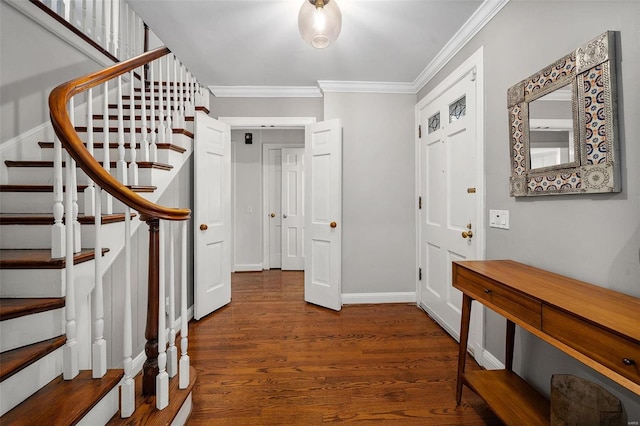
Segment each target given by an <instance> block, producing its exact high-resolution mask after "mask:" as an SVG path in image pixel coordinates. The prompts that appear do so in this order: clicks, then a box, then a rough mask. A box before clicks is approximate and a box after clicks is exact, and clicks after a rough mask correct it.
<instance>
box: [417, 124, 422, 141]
mask: <svg viewBox="0 0 640 426" xmlns="http://www.w3.org/2000/svg"><path fill="white" fill-rule="evenodd" d="M421 137H422V124H418V139H419V138H421Z"/></svg>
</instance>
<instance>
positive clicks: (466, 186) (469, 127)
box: [419, 74, 480, 339]
mask: <svg viewBox="0 0 640 426" xmlns="http://www.w3.org/2000/svg"><path fill="white" fill-rule="evenodd" d="M475 85H476V82H475V78H474V76H473V75H472V74H469V75H466V76H465V77H463V78H462V79H461V80H460V81H459V82H457V83H455V84H453V85H452V86H451V87H450V88H448V89H447V90H446V91H444V92H443V93H442V94H441V95H440V96H439V97H437V98H436V99H435V100H433V101H432V102H430V103H429V104H428V105H426V106H425V107H424V108H423V109H422V110H420V113H419V114H420V124H421V128H422V136H421V139H420V194H421V197H422V209H421V210H420V216H419V217H420V230H419V232H420V267H421V269H422V281H421V284H420V285H421V288H420V291H419V294H420V295H419V298H420V304H421V306H422V307H423V308H424V309H425V310H426V311H427V312H428V313H429V314H430V315H431V316H432V317H433V318H434V319H436V321H438V323H440V324H441V325H442V326H443V327H444V328H445V329H446V330H447V331H448V332H449V333H450V334H451V335H453V336H454V337H455V338H456V339H458V338H459V335H460V314H461V302H462V294H461V293H460V292H459V291H458V290H457V289H455V288H453V287H452V285H451V262H453V261H456V260H465V259H476V258H477V256H478V253H480V252H479V247H478V244H477V240H478V233H479V232H480V231H479V229H480V227H479V225H480V224H478V223H476V218H477V216H478V215H477V209H478V202H479V198H478V197H479V194H478V193H477V191H476V187H477V186H478V185H477V183H478V177H479V173H480V172H479V171H478V170H477V161H476V143H477V141H476V140H477V134H476V126H477V122H476V98H475V96H476V90H475Z"/></svg>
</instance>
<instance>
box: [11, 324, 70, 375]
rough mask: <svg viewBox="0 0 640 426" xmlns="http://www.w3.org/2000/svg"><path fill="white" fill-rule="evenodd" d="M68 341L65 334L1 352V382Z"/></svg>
mask: <svg viewBox="0 0 640 426" xmlns="http://www.w3.org/2000/svg"><path fill="white" fill-rule="evenodd" d="M66 341H67V338H66V337H65V336H64V335H63V336H58V337H53V338H51V339H48V340H44V341H42V342H38V343H33V344H31V345H28V346H23V347H21V348H17V349H13V350H10V351H7V352H3V353H1V354H0V382H2V381H4V380H6V379H8V378H9V377H11V376H13V375H14V374H16V373H18V372H20V371H21V370H23V369H25V368H26V367H28V366H30V365H31V364H33V363H34V362H36V361H37V360H39V359H41V358H43V357H45V356H46V355H48V354H50V353H51V352H53V351H55V350H56V349H58V348H59V347H61V346H62V345H64V343H65V342H66Z"/></svg>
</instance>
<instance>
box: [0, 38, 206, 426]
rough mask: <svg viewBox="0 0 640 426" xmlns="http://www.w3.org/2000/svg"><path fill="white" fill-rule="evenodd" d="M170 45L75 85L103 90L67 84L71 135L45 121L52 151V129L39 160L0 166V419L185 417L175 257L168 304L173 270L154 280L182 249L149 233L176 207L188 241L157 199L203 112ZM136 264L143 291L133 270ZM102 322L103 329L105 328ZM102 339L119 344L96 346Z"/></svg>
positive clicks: (183, 160) (186, 375) (168, 190)
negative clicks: (144, 276)
mask: <svg viewBox="0 0 640 426" xmlns="http://www.w3.org/2000/svg"><path fill="white" fill-rule="evenodd" d="M168 53H169V51H168V50H167V49H165V48H161V49H156V50H155V51H152V52H148V53H146V54H144V55H142V56H141V57H139V58H132V59H131V60H128V61H125V62H122V63H120V64H117V65H116V66H114V67H110V68H117V69H116V70H111V71H108V72H107V70H105V71H103V72H102V73H103V77H104V76H105V75H108V78H107V77H104V79H103V80H102V81H99V82H97V83H87V85H90V84H93V86H92V87H102V93H103V95H98V96H96V97H95V98H94V97H92V94H91V92H90V91H89V92H88V94H87V95H86V98H84V104H82V107H81V108H77V109H76V108H74V105H81V104H80V102H81V101H82V99H83V97H82V96H80V95H78V93H79V90H76V89H77V87H78V86H79V84H78V83H76V84H75V85H71V86H68V87H67V90H70V91H71V92H73V91H75V93H73V95H76V96H75V98H78V100H77V101H76V103H75V104H74V103H72V104H71V105H70V107H69V116H70V122H71V124H72V126H73V127H72V128H73V130H72V133H73V134H72V135H71V136H68V135H67V134H65V131H66V130H69V129H65V123H64V120H61V121H59V122H57V123H56V122H55V120H54V129H55V130H56V133H57V135H58V137H59V138H60V140H61V145H62V147H63V148H64V149H62V150H60V146H61V145H60V144H59V142H56V141H54V140H47V141H39V142H38V148H37V149H38V150H39V152H40V156H39V158H16V159H12V160H7V161H5V164H3V165H2V167H6V170H7V174H6V175H7V176H8V182H7V183H6V184H2V185H0V235H1V238H0V282H1V284H0V351H1V353H0V415H1V417H0V425H5V424H7V425H9V424H11V425H14V424H38V425H40V424H51V425H68V424H76V423H78V424H87V425H99V424H107V423H109V424H121V423H126V424H141V423H151V424H156V423H157V424H160V423H162V424H168V423H172V424H182V423H184V422H185V421H186V419H187V418H188V415H189V413H190V407H191V391H192V388H193V385H194V383H195V378H196V374H195V371H194V369H193V368H192V367H190V366H189V360H188V356H187V354H186V347H187V326H186V324H187V318H186V317H187V309H186V308H187V306H186V303H187V302H186V297H184V296H186V268H187V265H186V262H185V261H184V259H186V255H185V257H183V258H182V264H178V265H176V270H178V271H179V270H180V268H182V277H183V281H184V282H180V283H178V285H177V287H178V288H182V292H183V293H182V294H183V297H182V298H181V299H182V300H181V302H180V306H177V305H178V303H177V301H176V300H177V299H175V298H171V299H170V300H169V302H168V304H169V306H170V308H169V310H168V311H167V312H166V313H165V294H164V293H165V287H166V286H167V284H166V283H168V285H169V287H170V288H173V287H176V286H175V285H174V284H173V277H166V278H165V273H164V271H165V270H167V266H166V264H167V263H165V262H164V260H163V259H164V255H162V250H164V249H165V247H166V246H167V244H168V245H169V246H177V250H184V253H186V247H184V245H183V246H180V243H179V242H174V241H173V240H170V241H165V242H164V243H162V245H160V243H159V241H158V238H160V241H162V239H163V238H165V239H166V238H167V237H165V234H166V235H173V231H171V232H170V233H168V232H166V230H167V229H172V228H171V227H172V226H173V225H172V222H171V220H176V219H175V218H173V217H172V216H170V213H171V214H173V213H175V212H182V214H183V216H181V218H180V219H178V220H180V221H182V222H179V224H182V227H181V228H180V229H181V230H180V231H179V232H183V233H185V234H184V235H185V236H184V240H183V241H186V232H187V229H188V228H187V226H186V223H187V222H186V221H185V220H184V218H185V217H186V218H188V210H179V209H172V208H165V207H162V206H160V205H158V204H157V203H159V202H160V200H161V197H163V199H164V198H166V197H169V199H171V198H172V197H171V194H172V192H175V191H179V188H176V181H177V180H179V179H177V177H178V176H180V174H181V171H182V174H183V175H184V174H185V172H184V170H187V172H188V171H189V168H188V167H186V168H185V167H183V166H185V165H186V164H188V162H189V157H190V155H191V153H192V152H193V142H194V135H193V122H194V118H195V116H196V115H197V114H202V113H203V112H204V113H205V114H207V113H208V96H206V95H205V94H204V93H203V89H202V88H201V86H199V85H198V84H197V83H196V82H195V80H189V79H188V78H187V79H186V80H185V79H184V78H183V74H182V65H180V68H179V70H180V72H178V71H176V70H177V69H178V68H177V67H176V64H177V63H178V62H177V59H176V58H175V57H173V56H172V55H170V56H167V54H168ZM145 55H146V56H145ZM140 58H141V59H140ZM167 58H168V59H167ZM163 59H164V60H163ZM154 61H155V62H154ZM158 62H159V63H158ZM170 65H172V66H173V72H172V74H173V75H172V76H171V79H169V78H166V79H165V80H162V79H161V77H159V78H155V77H154V69H155V70H157V71H159V72H160V71H164V69H165V66H166V70H167V73H166V74H165V77H167V76H168V74H170V73H169V70H170ZM127 67H129V68H127ZM117 73H120V74H118V75H120V76H129V78H130V81H129V82H126V81H122V80H120V79H121V77H117V79H118V83H117V84H116V83H115V81H116V80H114V78H115V75H116V74H117ZM96 74H98V73H96ZM144 74H148V75H144ZM156 75H158V74H156ZM184 75H187V74H184ZM94 77H95V76H94ZM87 78H88V77H81V78H79V79H78V80H79V81H83V82H85V83H86V82H87V81H89V80H88V79H87ZM101 78H102V77H101ZM92 81H93V80H92ZM95 81H98V80H95ZM99 85H100V86H99ZM131 85H133V87H132V86H131ZM63 86H64V85H63ZM60 87H62V86H60ZM60 87H59V88H58V89H60ZM69 87H71V89H69ZM58 89H56V91H57V90H58ZM61 90H62V89H61ZM56 91H54V93H53V94H52V97H51V99H50V105H53V104H54V102H55V99H54V98H55V93H56ZM123 92H128V93H130V94H129V95H128V96H127V95H123ZM105 94H106V95H105ZM83 95H84V93H83ZM65 104H66V102H65ZM101 106H104V107H103V108H102V110H100V107H101ZM77 110H81V111H82V114H83V115H80V116H77V114H76V113H75V112H74V111H77ZM94 110H96V111H98V113H96V114H93V111H94ZM52 111H53V112H52V117H54V116H55V115H56V111H54V109H53V108H52ZM125 111H126V112H127V114H125ZM58 112H59V111H58ZM65 114H66V112H65ZM180 114H182V116H181V115H180ZM163 117H164V118H163ZM170 117H173V118H174V120H173V123H177V125H175V124H174V125H173V126H172V121H171V119H170ZM73 122H77V123H78V125H73ZM67 127H69V126H67ZM162 131H165V134H162V133H161V132H162ZM98 137H100V138H101V140H100V141H94V139H98ZM76 138H77V140H79V141H81V144H80V146H78V145H77V144H76V145H74V139H76ZM125 140H126V143H125ZM65 150H68V152H70V155H69V156H67V155H65ZM27 151H29V150H27ZM61 154H62V156H61ZM63 156H64V157H65V158H64V161H61V160H62V158H63ZM83 156H85V157H87V156H90V157H91V158H95V160H96V161H97V162H98V163H97V164H99V166H97V167H99V168H100V169H99V170H97V169H95V168H93V169H92V167H95V165H91V164H89V165H87V164H85V163H84V161H83V158H84V157H83ZM183 169H184V170H183ZM96 170H97V171H96ZM63 171H64V173H63ZM63 175H64V176H65V178H64V179H63V178H62V176H63ZM187 176H188V175H187ZM115 177H117V178H119V179H120V181H123V180H126V181H128V182H127V183H126V184H123V183H124V182H116V181H115V179H114V178H115ZM63 181H64V184H63ZM94 182H95V183H94ZM68 183H69V184H68ZM74 188H75V189H76V190H77V191H72V189H74ZM101 188H103V189H101ZM123 194H124V195H123ZM131 194H134V195H131ZM129 197H131V200H133V201H130V200H129ZM69 202H70V203H69ZM149 206H151V207H150V208H149ZM62 212H64V217H63V215H62ZM184 212H186V216H184ZM96 214H97V216H98V220H96ZM164 219H166V220H164ZM145 222H146V223H147V224H148V225H149V232H150V233H149V237H148V244H149V252H148V253H146V252H145V250H141V249H140V247H141V246H142V247H143V244H145V243H147V237H146V236H145V233H144V226H143V225H144V223H145ZM163 222H166V223H163ZM139 228H140V229H139ZM160 233H162V235H160ZM154 244H155V246H154ZM158 247H160V249H159V248H158ZM178 253H180V251H178ZM158 256H159V259H160V260H158ZM176 257H178V258H179V257H180V256H176ZM171 261H173V259H169V260H168V261H167V262H171ZM131 262H134V269H135V265H137V264H142V265H143V266H142V267H140V268H137V271H134V273H132V272H131ZM123 264H124V267H123V266H122V265H123ZM147 264H149V276H148V280H149V282H148V290H147V283H146V282H144V283H143V284H144V285H142V284H140V280H139V276H140V271H141V270H145V271H146V269H147ZM154 268H155V271H154ZM120 271H124V273H125V276H124V281H125V285H124V289H121V288H120V287H118V288H110V287H109V286H108V285H107V284H109V282H107V281H108V280H107V281H105V283H106V284H105V285H104V288H103V278H104V277H105V276H109V275H111V280H110V284H111V285H114V284H115V283H119V282H120V278H119V277H118V278H114V275H115V274H119V273H120ZM171 271H173V269H171ZM126 274H129V276H127V275H126ZM132 275H134V276H132ZM176 275H177V274H176ZM160 284H161V285H160ZM131 287H133V291H132V290H131ZM121 290H122V291H123V294H124V296H123V297H120V296H119V294H120V292H121ZM141 292H143V293H144V292H147V293H146V295H145V296H144V297H146V298H147V299H148V302H147V319H146V330H145V337H146V339H147V342H146V344H144V348H142V347H141V346H140V344H139V342H136V341H135V340H136V339H135V334H136V330H137V329H142V328H143V325H144V324H140V323H141V322H142V321H144V320H139V317H141V315H137V312H138V311H143V309H140V307H141V306H140V305H143V307H144V301H143V300H138V301H137V305H136V303H135V302H132V298H133V299H135V298H136V294H140V293H141ZM104 293H108V294H110V295H111V299H108V298H106V299H105V297H104ZM116 295H118V296H116ZM171 295H173V292H171ZM141 299H142V297H141ZM154 303H155V305H153V304H154ZM105 307H106V310H108V311H109V314H110V315H106V316H105V314H104V312H103V311H105ZM176 307H179V308H180V312H181V313H180V320H177V319H176V317H175V311H174V308H176ZM120 312H122V314H120ZM132 314H133V317H134V318H131V316H132ZM166 321H168V323H166ZM178 321H179V323H178V324H177V322H178ZM121 322H122V323H123V324H121ZM180 324H181V331H178V329H179V328H180V327H179V325H180ZM121 325H123V326H124V330H121V329H120V326H121ZM154 328H155V331H154ZM105 329H106V330H108V331H109V334H110V336H109V337H112V338H113V340H112V341H109V340H107V336H106V335H105V336H104V338H103V334H106V333H104V330H105ZM158 330H160V332H158ZM154 332H155V335H154ZM176 334H179V335H180V334H181V335H180V340H178V341H176V340H177V339H176ZM167 336H168V341H167ZM138 340H139V339H138ZM112 346H113V347H122V351H123V352H120V355H119V356H118V355H117V354H115V353H114V352H117V351H114V350H111V349H106V347H108V348H111V347H112ZM181 349H184V350H181ZM107 351H109V352H107ZM145 352H146V353H147V355H148V357H147V359H146V361H145V359H144V358H145V356H144V354H145ZM154 352H155V353H154ZM107 353H108V355H107ZM123 353H124V356H123V355H122V354H123ZM180 353H182V356H181V357H180V359H179V360H178V356H179V354H180ZM143 361H144V362H145V365H144V367H142V362H143ZM178 363H179V374H178ZM140 370H142V372H140ZM134 376H135V377H134ZM134 382H135V385H134ZM156 386H157V394H156ZM151 388H153V389H151Z"/></svg>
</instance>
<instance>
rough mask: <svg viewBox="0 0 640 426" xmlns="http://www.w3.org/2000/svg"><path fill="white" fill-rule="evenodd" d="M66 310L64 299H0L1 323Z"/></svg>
mask: <svg viewBox="0 0 640 426" xmlns="http://www.w3.org/2000/svg"><path fill="white" fill-rule="evenodd" d="M60 308H64V297H51V298H29V299H19V298H0V321H6V320H10V319H14V318H19V317H22V316H25V315H32V314H37V313H39V312H46V311H51V310H53V309H60Z"/></svg>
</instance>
